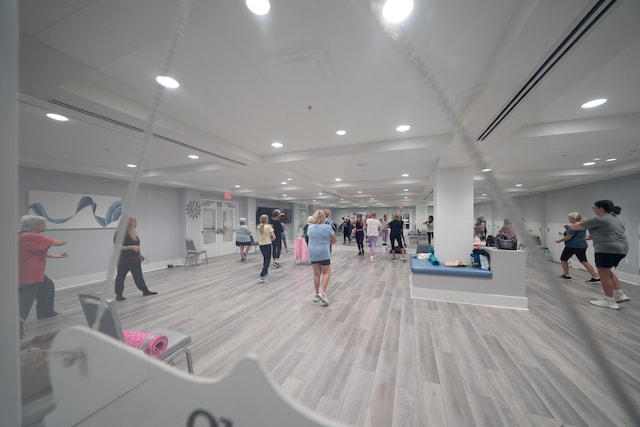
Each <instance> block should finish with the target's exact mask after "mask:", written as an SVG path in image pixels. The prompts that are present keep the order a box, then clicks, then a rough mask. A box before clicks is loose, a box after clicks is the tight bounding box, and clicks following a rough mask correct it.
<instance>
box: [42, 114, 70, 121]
mask: <svg viewBox="0 0 640 427" xmlns="http://www.w3.org/2000/svg"><path fill="white" fill-rule="evenodd" d="M47 117H49V118H50V119H51V120H55V121H58V122H68V121H69V119H68V118H66V117H65V116H63V115H62V114H56V113H47Z"/></svg>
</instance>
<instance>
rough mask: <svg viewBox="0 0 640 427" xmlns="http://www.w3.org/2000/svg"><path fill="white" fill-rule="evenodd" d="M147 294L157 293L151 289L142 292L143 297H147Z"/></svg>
mask: <svg viewBox="0 0 640 427" xmlns="http://www.w3.org/2000/svg"><path fill="white" fill-rule="evenodd" d="M149 295H158V293H157V292H152V291H147V292H143V293H142V296H143V297H148V296H149ZM123 298H124V297H123Z"/></svg>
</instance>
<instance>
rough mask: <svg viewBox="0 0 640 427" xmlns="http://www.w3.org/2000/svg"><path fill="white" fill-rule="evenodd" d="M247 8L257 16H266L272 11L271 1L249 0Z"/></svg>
mask: <svg viewBox="0 0 640 427" xmlns="http://www.w3.org/2000/svg"><path fill="white" fill-rule="evenodd" d="M247 7H248V8H249V10H250V11H251V12H253V13H255V14H256V15H266V14H267V13H269V9H271V4H269V0H247Z"/></svg>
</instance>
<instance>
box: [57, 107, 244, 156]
mask: <svg viewBox="0 0 640 427" xmlns="http://www.w3.org/2000/svg"><path fill="white" fill-rule="evenodd" d="M49 102H50V103H52V104H55V105H59V106H60V107H63V108H66V109H68V110H72V111H76V112H78V113H82V114H85V115H87V116H91V117H94V118H96V119H99V120H102V121H105V122H108V123H111V124H113V125H116V126H120V127H123V128H126V129H129V130H133V131H136V132H140V133H144V129H142V128H139V127H137V126H133V125H130V124H128V123H125V122H121V121H119V120H116V119H112V118H110V117H107V116H103V115H101V114H98V113H94V112H92V111H89V110H85V109H83V108H80V107H76V106H74V105H71V104H67V103H65V102H62V101H58V100H57V99H50V100H49ZM153 136H154V137H155V138H158V139H162V140H164V141H167V142H170V143H171V144H175V145H179V146H181V147H184V148H188V149H189V150H193V151H198V152H200V153H203V154H208V155H209V156H213V157H216V158H218V159H222V160H226V161H227V162H231V163H235V164H236V165H240V166H246V165H247V164H246V163H242V162H239V161H237V160H233V159H230V158H228V157H225V156H221V155H220V154H216V153H212V152H210V151H207V150H203V149H202V148H198V147H194V146H192V145H189V144H187V143H184V142H182V141H178V140H177V139H173V138H169V137H168V136H164V135H160V134H158V133H154V134H153Z"/></svg>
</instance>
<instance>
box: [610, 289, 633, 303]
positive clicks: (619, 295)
mask: <svg viewBox="0 0 640 427" xmlns="http://www.w3.org/2000/svg"><path fill="white" fill-rule="evenodd" d="M613 298H614V299H615V300H616V302H629V301H631V298H629V297H628V296H627V294H625V293H624V292H622V291H620V292H615V291H614V293H613Z"/></svg>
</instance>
